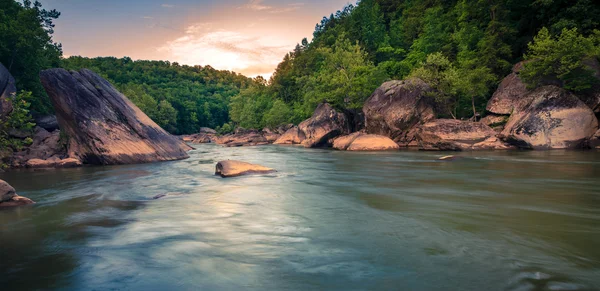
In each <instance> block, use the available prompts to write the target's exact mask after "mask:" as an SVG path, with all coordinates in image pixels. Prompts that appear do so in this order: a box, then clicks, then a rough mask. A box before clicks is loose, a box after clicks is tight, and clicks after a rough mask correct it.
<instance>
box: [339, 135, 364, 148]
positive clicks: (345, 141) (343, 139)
mask: <svg viewBox="0 0 600 291" xmlns="http://www.w3.org/2000/svg"><path fill="white" fill-rule="evenodd" d="M363 134H364V133H362V132H354V133H351V134H349V135H344V136H340V137H338V138H336V139H334V140H333V148H334V149H336V150H340V151H345V150H347V149H348V147H349V146H350V145H351V144H352V142H353V141H354V140H355V139H356V138H357V137H359V136H361V135H363Z"/></svg>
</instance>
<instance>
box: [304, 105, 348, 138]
mask: <svg viewBox="0 0 600 291" xmlns="http://www.w3.org/2000/svg"><path fill="white" fill-rule="evenodd" d="M298 129H299V130H300V131H302V132H303V133H304V137H305V139H304V140H303V141H302V145H303V146H304V147H307V148H314V147H326V146H330V145H331V144H332V139H334V138H336V137H338V136H340V135H345V134H348V133H350V125H349V123H348V119H347V118H346V115H345V114H343V113H340V112H337V111H336V110H335V109H334V108H333V107H332V106H331V105H329V104H328V103H321V104H319V106H317V109H315V112H314V113H313V115H312V117H311V118H309V119H307V120H305V121H303V122H302V123H300V124H299V125H298Z"/></svg>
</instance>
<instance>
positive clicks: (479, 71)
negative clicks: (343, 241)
mask: <svg viewBox="0 0 600 291" xmlns="http://www.w3.org/2000/svg"><path fill="white" fill-rule="evenodd" d="M58 17H60V12H58V11H55V10H45V9H44V8H42V5H41V4H40V3H39V2H37V1H35V2H32V1H29V0H25V1H22V2H18V1H1V2H0V62H1V63H2V64H4V65H5V66H6V67H7V68H8V69H9V71H10V72H11V73H12V74H13V76H14V77H15V78H16V82H17V86H18V88H19V90H23V92H22V93H21V94H19V96H20V99H19V100H21V101H22V102H20V104H22V106H21V108H20V109H22V110H30V111H31V112H32V113H33V114H34V115H41V114H48V113H51V112H52V107H51V105H50V103H49V100H48V98H47V96H46V93H45V92H44V90H43V88H42V86H41V84H40V81H39V72H40V71H41V70H44V69H48V68H53V67H63V68H66V69H80V68H88V69H91V70H93V71H95V72H97V73H99V74H100V75H102V76H103V77H105V78H107V79H108V80H109V81H111V82H112V83H113V84H114V85H115V86H116V87H117V88H118V89H119V90H121V92H123V93H124V94H125V95H126V96H128V97H129V98H130V99H131V100H132V101H133V102H134V103H135V104H136V105H138V106H139V107H140V108H141V109H142V110H143V111H144V112H146V113H147V114H148V115H149V116H150V117H151V118H152V119H153V120H155V121H156V122H157V123H158V124H159V125H161V126H162V127H164V128H165V129H166V130H168V131H169V132H171V133H174V134H189V133H194V132H197V131H198V129H199V128H200V127H205V126H206V127H212V128H217V129H218V130H219V131H221V132H228V131H231V130H232V129H233V128H235V127H244V128H262V127H265V126H268V127H274V126H277V125H280V124H285V123H298V122H300V121H302V120H303V119H305V118H307V117H309V116H310V115H311V114H312V111H313V110H314V108H315V107H316V106H317V104H319V103H320V102H323V101H327V102H330V103H331V104H333V105H334V106H335V107H337V108H338V109H359V108H361V107H362V104H363V102H364V101H365V100H366V98H368V97H369V96H370V95H371V93H372V92H373V91H374V90H375V89H376V88H377V87H379V86H380V85H381V84H382V83H383V82H384V81H386V80H391V79H405V78H411V77H418V78H421V79H423V80H425V81H426V82H427V83H429V84H430V85H431V86H432V87H433V88H434V89H435V90H434V91H433V93H432V96H431V97H432V98H434V99H435V103H436V106H437V114H438V115H440V117H449V118H461V119H466V118H472V117H473V116H478V115H483V114H485V113H484V111H485V110H484V109H485V104H486V102H487V100H488V99H489V98H490V96H491V94H492V92H493V91H494V90H495V89H496V87H497V86H498V84H499V82H500V81H501V80H502V78H503V77H504V76H505V75H507V74H508V73H509V72H510V70H511V68H512V66H513V65H514V64H515V63H517V62H520V61H523V60H525V61H526V62H525V68H524V69H523V71H522V72H521V76H522V78H523V79H524V80H525V81H526V82H527V83H528V84H529V85H530V86H532V87H535V86H539V85H541V84H544V82H547V81H548V80H553V82H554V83H559V84H560V85H561V86H563V87H564V88H567V89H569V90H573V91H584V90H587V89H589V88H590V87H591V86H592V85H593V82H595V80H597V79H596V78H592V77H591V76H592V71H591V70H590V69H589V66H588V65H586V64H587V63H589V60H594V59H595V60H597V59H598V56H599V55H600V31H598V29H599V28H600V2H598V1H594V0H576V1H567V0H520V1H499V0H405V1H397V0H361V1H359V2H358V3H357V4H356V5H347V6H346V7H344V8H343V9H341V10H339V11H337V12H336V13H333V14H331V15H330V16H328V17H324V18H323V19H322V21H321V22H320V23H318V24H317V25H316V27H315V30H314V33H313V36H312V37H311V38H310V39H311V40H309V38H304V39H302V40H301V41H300V43H299V44H298V45H297V46H296V47H295V49H294V50H293V51H291V52H289V53H288V54H286V55H285V56H283V60H282V62H281V63H280V64H279V65H278V66H277V68H276V71H275V73H274V74H273V76H272V77H271V78H270V79H269V80H265V79H264V78H261V77H258V78H255V79H250V78H247V77H244V76H242V75H240V74H236V73H234V72H229V71H219V70H216V69H213V68H211V67H210V66H205V67H201V66H185V65H179V64H177V63H170V62H168V61H142V60H140V61H134V60H132V59H130V58H128V57H125V58H121V59H118V58H114V57H103V58H91V59H90V58H85V57H77V56H75V57H69V58H63V57H62V47H61V45H60V44H58V43H56V42H54V40H53V38H52V35H53V32H54V23H53V21H54V20H55V19H57V18H58ZM22 110H21V111H19V112H21V113H20V114H16V116H15V118H18V119H19V120H18V121H19V122H15V121H14V120H13V121H11V122H10V124H29V120H28V118H27V117H26V115H24V114H22V112H23V111H22ZM22 121H27V122H22ZM7 124H8V123H7ZM29 127H30V126H29ZM5 131H6V130H4V132H5Z"/></svg>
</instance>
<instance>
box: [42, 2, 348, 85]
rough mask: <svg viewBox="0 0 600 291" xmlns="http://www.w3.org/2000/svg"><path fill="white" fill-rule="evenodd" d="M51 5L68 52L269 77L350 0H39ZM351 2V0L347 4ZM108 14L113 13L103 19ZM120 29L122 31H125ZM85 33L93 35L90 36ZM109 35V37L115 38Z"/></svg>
mask: <svg viewBox="0 0 600 291" xmlns="http://www.w3.org/2000/svg"><path fill="white" fill-rule="evenodd" d="M40 2H41V3H42V4H43V7H44V8H45V9H47V10H51V9H56V10H57V11H59V12H60V13H61V16H60V17H59V18H58V19H57V20H56V21H55V24H56V27H55V32H54V35H53V39H54V41H55V42H58V43H61V44H62V46H63V55H64V57H65V58H68V57H70V56H82V57H89V58H95V57H117V58H122V57H130V58H131V59H133V60H162V61H169V62H172V63H173V62H177V63H179V64H181V65H190V66H194V65H200V66H208V65H209V66H211V67H213V68H215V69H218V70H228V71H233V72H236V73H240V74H242V75H245V76H248V77H257V76H263V77H264V78H266V79H269V78H270V77H271V75H272V74H273V72H274V70H275V68H276V67H277V65H278V64H279V63H280V62H281V61H282V60H283V58H284V56H285V54H287V53H288V52H290V51H292V50H293V49H294V47H295V46H296V44H298V43H299V42H300V41H301V40H302V38H304V37H306V38H307V39H308V40H311V39H312V33H313V31H314V28H315V25H316V24H317V23H318V22H320V21H321V19H322V18H323V17H324V16H328V15H330V14H331V13H334V12H335V11H337V10H339V9H341V8H342V7H343V6H344V5H347V4H350V3H352V2H350V1H347V0H327V1H316V0H304V1H302V0H285V1H272V0H236V1H210V0H202V1H200V2H198V3H193V1H191V0H169V1H166V0H160V1H158V0H151V1H144V3H142V1H141V0H133V1H127V2H126V3H125V2H120V1H114V0H110V1H103V2H100V1H95V0H94V1H86V2H84V3H82V2H78V1H76V0H41V1H40ZM352 4H353V3H352ZM105 15H110V21H109V22H107V18H106V17H105ZM123 27H125V29H123ZM90 35H93V37H92V38H90ZM113 40H114V41H113Z"/></svg>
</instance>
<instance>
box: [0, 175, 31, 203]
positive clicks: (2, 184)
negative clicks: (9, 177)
mask: <svg viewBox="0 0 600 291" xmlns="http://www.w3.org/2000/svg"><path fill="white" fill-rule="evenodd" d="M34 203H35V202H33V201H32V200H31V199H29V198H25V197H21V196H19V195H17V192H16V191H15V188H13V187H12V186H11V185H9V184H8V183H6V181H3V180H0V208H2V207H15V206H24V205H30V204H34Z"/></svg>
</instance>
